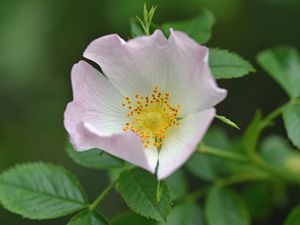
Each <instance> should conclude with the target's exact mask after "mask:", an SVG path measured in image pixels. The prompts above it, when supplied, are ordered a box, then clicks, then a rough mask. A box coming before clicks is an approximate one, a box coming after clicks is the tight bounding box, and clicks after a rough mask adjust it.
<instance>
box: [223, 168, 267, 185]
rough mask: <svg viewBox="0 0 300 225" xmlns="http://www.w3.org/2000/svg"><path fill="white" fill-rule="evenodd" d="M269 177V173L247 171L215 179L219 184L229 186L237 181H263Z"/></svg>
mask: <svg viewBox="0 0 300 225" xmlns="http://www.w3.org/2000/svg"><path fill="white" fill-rule="evenodd" d="M269 179H271V177H270V175H269V174H267V173H261V172H257V171H255V172H247V173H238V174H235V175H232V176H228V177H225V178H221V179H219V180H218V181H217V184H218V185H220V186H229V185H233V184H237V183H243V182H250V181H265V180H269Z"/></svg>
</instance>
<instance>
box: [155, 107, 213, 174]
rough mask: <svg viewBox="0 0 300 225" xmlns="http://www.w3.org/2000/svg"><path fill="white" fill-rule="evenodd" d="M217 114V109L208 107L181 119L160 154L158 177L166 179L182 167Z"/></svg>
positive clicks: (164, 143)
mask: <svg viewBox="0 0 300 225" xmlns="http://www.w3.org/2000/svg"><path fill="white" fill-rule="evenodd" d="M214 116H215V109H214V108H211V109H207V110H205V111H202V112H199V113H197V114H193V115H190V116H188V117H186V118H185V119H183V120H181V121H180V125H179V127H174V128H173V129H172V130H170V133H168V137H167V139H166V140H165V141H164V142H163V145H162V148H161V150H160V151H159V155H158V158H159V159H158V160H159V163H158V172H157V178H158V179H159V180H161V179H164V178H166V177H168V176H169V175H171V174H172V173H173V172H174V171H175V170H177V169H178V168H179V167H181V166H182V165H183V164H184V163H185V162H186V161H187V160H188V158H189V157H190V156H191V155H192V154H193V152H194V151H195V149H196V146H197V144H198V143H199V142H200V141H201V139H202V138H203V136H204V134H205V133H206V131H207V129H208V127H209V125H210V124H211V122H212V120H213V118H214Z"/></svg>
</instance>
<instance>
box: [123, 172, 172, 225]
mask: <svg viewBox="0 0 300 225" xmlns="http://www.w3.org/2000/svg"><path fill="white" fill-rule="evenodd" d="M157 185H158V181H157V180H156V178H155V177H154V176H153V175H152V174H150V173H148V172H146V171H144V170H141V169H134V170H131V171H130V172H129V171H126V172H124V173H122V174H121V176H120V178H119V180H118V184H117V189H118V191H119V193H120V194H121V196H122V198H123V199H124V201H125V202H126V204H127V205H128V206H129V208H130V209H132V210H133V211H134V212H135V213H137V214H139V215H142V216H145V217H147V218H152V219H155V220H157V221H160V222H162V221H165V220H166V218H167V216H168V214H169V212H170V210H171V197H170V193H169V191H168V187H167V185H166V184H165V183H164V182H163V181H161V186H162V190H163V192H162V194H161V199H160V201H159V202H157V199H156V189H157Z"/></svg>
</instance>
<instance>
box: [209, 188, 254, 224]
mask: <svg viewBox="0 0 300 225" xmlns="http://www.w3.org/2000/svg"><path fill="white" fill-rule="evenodd" d="M205 214H206V220H207V223H208V225H233V224H234V225H249V224H250V218H249V213H248V211H247V208H246V206H245V204H244V202H243V200H242V199H241V198H240V197H239V196H238V195H237V194H236V193H234V192H232V191H228V190H225V189H222V188H221V187H217V186H215V187H213V188H212V189H211V190H210V192H209V194H208V197H207V199H206V205H205Z"/></svg>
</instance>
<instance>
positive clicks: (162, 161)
mask: <svg viewBox="0 0 300 225" xmlns="http://www.w3.org/2000/svg"><path fill="white" fill-rule="evenodd" d="M208 54H209V51H208V48H206V47H204V46H201V45H199V44H198V43H196V42H195V41H194V40H192V39H191V38H189V37H188V36H187V35H186V34H185V33H183V32H179V31H173V30H171V34H170V37H169V38H168V39H166V38H165V36H164V35H163V33H162V32H161V31H160V30H156V31H155V32H154V33H153V34H152V35H151V36H141V37H137V38H134V39H132V40H129V41H127V42H126V41H124V40H123V39H121V38H120V37H119V36H118V35H116V34H112V35H107V36H104V37H100V38H98V39H96V40H94V41H93V42H92V43H91V44H90V45H89V46H88V47H87V49H86V50H85V52H84V54H83V55H84V57H85V58H87V59H89V60H92V61H94V62H95V63H97V64H98V65H99V66H100V67H101V69H102V72H100V71H98V70H97V69H95V68H94V67H93V66H91V65H90V64H88V63H87V62H85V61H80V62H79V63H77V64H75V65H74V66H73V69H72V74H71V76H72V88H73V101H72V102H70V103H69V104H68V106H67V109H66V111H65V115H64V117H65V120H64V125H65V128H66V129H67V131H68V133H69V135H70V139H71V142H72V144H73V145H74V147H75V149H77V150H78V151H84V150H88V149H91V148H99V149H102V150H103V151H105V152H108V153H110V154H112V155H114V156H117V157H119V158H122V159H124V160H126V161H128V162H130V163H133V164H135V165H137V166H139V167H142V168H144V169H146V170H148V171H150V172H152V173H154V172H155V171H156V169H157V177H158V179H164V178H166V177H167V176H169V175H170V174H171V173H172V172H174V171H175V170H176V169H177V168H179V167H180V166H181V165H182V164H183V163H184V162H185V161H186V160H187V159H188V158H189V157H190V156H191V154H192V153H193V152H194V151H195V148H196V145H197V143H198V142H199V141H200V140H201V139H202V137H203V135H204V134H205V132H206V131H207V129H208V127H209V125H210V124H211V122H212V120H213V118H214V116H215V109H214V108H213V107H214V105H216V104H218V103H219V102H220V101H222V100H223V99H224V98H225V96H226V90H224V89H220V88H218V87H217V85H216V82H215V80H214V79H213V77H212V75H211V72H210V68H209V65H208Z"/></svg>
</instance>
